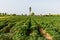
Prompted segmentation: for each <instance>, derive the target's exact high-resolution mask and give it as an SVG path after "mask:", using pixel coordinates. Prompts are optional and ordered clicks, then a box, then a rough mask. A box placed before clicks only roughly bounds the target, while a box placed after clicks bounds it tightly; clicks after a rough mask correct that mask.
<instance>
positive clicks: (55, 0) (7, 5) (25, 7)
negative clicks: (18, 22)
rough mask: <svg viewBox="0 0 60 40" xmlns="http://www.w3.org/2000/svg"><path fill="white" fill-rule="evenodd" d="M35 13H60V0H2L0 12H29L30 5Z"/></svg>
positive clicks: (0, 1)
mask: <svg viewBox="0 0 60 40" xmlns="http://www.w3.org/2000/svg"><path fill="white" fill-rule="evenodd" d="M30 6H31V7H32V12H35V14H48V13H54V14H55V13H60V0H0V12H6V13H16V14H22V13H23V14H29V7H30Z"/></svg>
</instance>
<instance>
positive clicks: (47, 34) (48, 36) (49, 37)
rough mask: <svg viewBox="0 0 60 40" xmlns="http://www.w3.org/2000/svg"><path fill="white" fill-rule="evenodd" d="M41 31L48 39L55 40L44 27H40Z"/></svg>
mask: <svg viewBox="0 0 60 40" xmlns="http://www.w3.org/2000/svg"><path fill="white" fill-rule="evenodd" d="M39 31H40V33H41V34H42V35H43V36H44V37H45V38H46V39H47V40H53V39H52V36H51V35H50V34H49V33H47V32H46V31H45V30H43V29H42V28H40V29H39Z"/></svg>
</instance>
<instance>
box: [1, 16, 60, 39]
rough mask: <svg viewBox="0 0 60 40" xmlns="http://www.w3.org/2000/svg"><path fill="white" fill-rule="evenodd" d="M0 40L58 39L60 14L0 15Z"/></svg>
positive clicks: (59, 35)
mask: <svg viewBox="0 0 60 40" xmlns="http://www.w3.org/2000/svg"><path fill="white" fill-rule="evenodd" d="M0 40H60V16H59V15H52V16H51V15H48V16H37V15H33V16H24V15H23V16H21V15H20V16H3V17H0Z"/></svg>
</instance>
